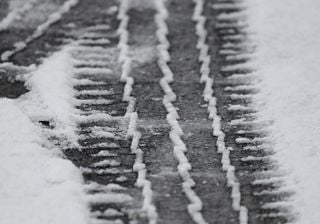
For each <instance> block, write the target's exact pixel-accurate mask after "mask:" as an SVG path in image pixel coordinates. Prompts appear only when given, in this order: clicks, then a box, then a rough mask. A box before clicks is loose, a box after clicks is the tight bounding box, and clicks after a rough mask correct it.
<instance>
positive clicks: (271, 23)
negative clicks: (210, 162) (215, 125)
mask: <svg viewBox="0 0 320 224" xmlns="http://www.w3.org/2000/svg"><path fill="white" fill-rule="evenodd" d="M246 4H247V6H248V15H249V21H250V26H251V29H252V31H253V33H254V36H253V37H254V39H255V40H256V43H257V46H258V50H257V53H256V60H255V62H256V66H257V71H256V73H257V75H259V76H261V77H262V81H261V83H259V84H258V87H259V88H260V90H261V91H260V93H259V94H258V97H257V99H256V103H257V105H258V108H259V109H260V112H259V116H260V118H263V119H264V120H271V121H273V125H272V126H271V134H272V137H273V139H274V150H275V152H276V154H275V155H274V159H276V160H277V161H278V162H279V164H280V165H281V167H282V168H283V169H285V170H286V171H287V173H288V174H287V175H286V176H287V178H286V182H285V183H286V186H287V188H291V189H293V190H294V191H295V192H296V193H295V195H294V196H293V201H290V203H289V206H290V207H291V206H293V209H294V212H295V213H297V214H298V217H297V220H296V221H295V222H296V223H301V224H302V223H319V220H320V212H319V208H320V195H319V186H320V165H319V164H320V150H319V147H320V140H319V139H320V138H319V136H320V128H319V127H320V89H319V86H320V76H319V74H320V64H319V61H320V55H319V52H320V26H319V20H320V18H319V8H320V2H319V1H317V0H296V1H291V0H281V1H279V0H247V2H246Z"/></svg>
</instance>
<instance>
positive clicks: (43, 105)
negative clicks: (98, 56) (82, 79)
mask: <svg viewBox="0 0 320 224" xmlns="http://www.w3.org/2000/svg"><path fill="white" fill-rule="evenodd" d="M71 48H72V47H71V46H69V47H66V48H64V49H62V50H61V51H59V52H56V53H54V54H53V55H51V56H50V57H48V58H47V59H45V60H44V61H43V64H41V65H39V66H38V67H36V66H30V67H22V68H21V69H19V66H17V65H13V64H10V63H4V64H2V67H3V66H4V67H7V68H8V67H10V68H16V70H17V71H18V72H22V74H21V75H19V74H17V77H16V78H17V79H18V80H23V81H25V85H26V86H27V88H28V89H29V90H30V91H29V92H28V93H26V94H24V95H22V96H21V97H19V98H18V99H15V100H8V99H0V124H1V126H0V164H1V165H0V180H1V184H0V198H1V200H0V209H1V211H2V212H3V213H2V215H1V217H0V223H3V224H16V223H17V224H18V223H27V224H28V223H30V224H38V223H39V224H40V223H41V224H42V223H49V224H63V223H66V224H67V223H80V224H81V223H83V224H85V223H88V221H89V216H90V214H89V208H88V201H87V198H86V196H85V191H84V187H83V180H82V175H81V171H80V170H79V169H77V168H76V167H75V166H74V165H73V164H72V162H71V161H69V160H66V159H63V158H62V157H63V154H62V149H63V148H64V147H67V146H70V145H71V146H74V145H77V137H76V134H75V129H76V119H75V116H74V115H75V114H76V111H75V109H74V101H73V95H74V90H73V88H72V86H73V78H72V75H73V66H72V63H71V61H70V58H71V57H70V49H71ZM11 78H12V77H11ZM39 121H48V122H50V127H51V128H47V129H46V128H45V127H42V126H41V125H40V123H39ZM50 137H57V138H58V139H59V143H61V144H60V145H59V148H58V147H57V146H55V145H53V144H51V143H50V142H49V141H48V138H50ZM64 143H65V144H64Z"/></svg>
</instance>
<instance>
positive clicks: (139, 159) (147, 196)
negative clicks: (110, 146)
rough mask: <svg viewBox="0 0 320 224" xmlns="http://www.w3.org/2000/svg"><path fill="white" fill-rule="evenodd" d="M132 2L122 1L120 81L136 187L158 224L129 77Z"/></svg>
mask: <svg viewBox="0 0 320 224" xmlns="http://www.w3.org/2000/svg"><path fill="white" fill-rule="evenodd" d="M129 1H130V0H121V1H120V8H119V14H118V19H119V20H120V24H119V28H118V34H119V44H118V48H119V50H120V55H119V62H120V63H121V68H122V73H121V77H120V80H121V81H122V82H124V83H125V87H124V93H123V101H126V102H128V107H127V110H126V114H125V117H128V118H129V120H130V122H129V127H128V133H127V137H132V142H131V146H130V148H131V151H132V153H134V154H135V155H136V159H135V163H134V165H133V169H134V170H135V171H137V172H138V178H137V181H136V185H137V186H138V187H140V188H142V194H143V206H142V210H143V211H145V212H146V213H147V216H148V221H149V224H156V223H157V220H158V214H157V209H156V207H155V205H154V203H153V191H152V187H151V182H150V181H149V180H147V179H146V174H147V170H146V165H145V164H144V162H143V151H142V150H141V149H140V147H139V141H140V138H141V133H140V132H139V131H138V130H137V120H138V113H137V112H134V110H135V102H136V99H135V98H134V97H133V96H131V93H132V89H133V84H134V79H133V78H132V77H130V76H129V73H130V71H131V58H130V57H129V45H128V39H129V32H128V23H129V19H130V18H129V16H128V14H127V13H128V8H129Z"/></svg>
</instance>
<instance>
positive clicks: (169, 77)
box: [155, 0, 207, 224]
mask: <svg viewBox="0 0 320 224" xmlns="http://www.w3.org/2000/svg"><path fill="white" fill-rule="evenodd" d="M155 4H156V10H157V14H156V16H155V22H156V25H157V28H158V29H157V32H156V35H157V38H158V41H159V45H158V53H159V58H158V66H159V68H160V70H161V72H162V73H163V75H164V76H163V78H162V79H161V80H160V86H161V88H162V90H163V91H164V93H165V95H164V97H163V101H162V103H163V105H164V106H165V108H166V110H167V112H168V114H167V122H168V123H169V125H170V126H171V131H170V139H171V141H172V142H173V144H174V154H175V156H176V158H177V160H178V167H177V168H178V172H179V174H180V176H181V178H182V179H183V183H182V189H183V191H184V193H185V194H186V196H187V198H188V199H189V201H190V203H189V204H188V212H189V214H190V216H191V218H192V219H193V221H194V222H195V223H197V224H206V223H207V222H206V221H205V220H204V217H203V215H202V212H201V210H202V201H201V199H200V198H199V196H198V195H197V194H196V192H195V191H194V190H193V189H192V188H193V187H194V186H195V182H194V180H193V179H192V177H191V174H190V172H189V171H190V170H191V169H192V167H191V164H190V163H189V161H188V158H187V157H186V155H185V152H186V151H187V147H186V145H185V143H184V142H183V141H182V139H181V136H182V135H183V131H182V129H181V127H180V125H179V122H178V119H179V115H178V112H177V110H176V108H175V106H174V105H173V102H174V101H175V100H176V95H175V93H174V92H173V90H172V89H171V87H170V83H171V82H173V80H174V78H173V76H174V75H173V73H172V71H171V69H170V68H169V66H168V64H167V63H168V62H169V61H170V54H169V52H168V49H169V47H170V43H169V41H168V39H167V34H168V27H167V24H166V19H167V18H168V16H169V15H168V14H169V13H168V11H167V8H166V6H165V0H158V1H155Z"/></svg>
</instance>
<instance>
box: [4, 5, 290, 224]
mask: <svg viewBox="0 0 320 224" xmlns="http://www.w3.org/2000/svg"><path fill="white" fill-rule="evenodd" d="M58 2H59V3H60V4H61V5H63V4H66V3H68V2H71V3H72V1H70V0H69V1H67V0H64V1H63V0H59V1H58ZM71 3H70V4H71ZM240 3H241V2H240V1H237V0H194V1H193V0H168V1H162V0H155V1H148V0H145V1H136V0H131V1H130V0H122V1H116V0H108V1H105V0H90V1H89V0H79V2H78V3H77V4H71V5H70V8H69V10H66V11H65V12H63V13H62V14H61V16H62V17H61V18H60V19H58V20H56V21H53V22H52V23H50V24H47V26H44V28H43V29H42V30H41V32H40V33H39V32H38V33H37V31H35V30H36V29H38V28H39V26H41V25H43V24H45V23H46V20H44V21H43V22H42V23H41V22H40V23H38V24H35V25H32V24H31V25H29V26H17V27H14V28H11V29H9V28H8V29H5V30H1V31H0V53H1V60H2V63H4V62H13V63H14V64H16V65H19V66H29V65H31V64H36V65H38V64H40V63H41V62H42V60H43V59H44V58H46V57H48V56H49V55H50V54H52V53H53V52H55V51H58V50H59V49H61V48H62V47H63V46H65V45H68V44H69V45H70V44H71V45H72V46H73V51H72V59H73V60H74V62H75V63H74V64H75V66H74V77H73V78H74V89H75V90H76V94H75V102H76V103H75V106H76V108H77V111H78V113H79V114H81V115H83V116H84V117H85V119H82V120H81V121H80V122H79V124H78V127H77V130H78V135H79V147H76V148H68V149H65V150H64V152H65V156H66V157H67V158H68V159H70V160H71V161H73V163H74V164H75V165H76V166H78V167H79V168H80V169H81V170H82V172H83V178H84V180H85V183H86V186H85V188H86V190H87V194H88V195H89V196H90V197H89V198H90V206H91V214H92V223H101V224H102V223H106V224H109V223H117V224H118V223H119V224H120V223H160V224H189V223H190V224H191V223H210V224H213V223H230V224H233V223H242V224H244V223H255V224H256V223H268V224H272V223H286V222H288V221H290V219H289V217H290V216H289V215H290V214H289V211H288V210H287V208H285V207H283V206H281V202H282V201H285V200H286V199H287V198H288V197H290V194H289V193H283V192H277V188H278V187H279V186H281V173H280V172H278V170H277V165H276V164H275V163H274V161H272V160H271V159H270V155H272V146H271V144H269V142H268V136H267V135H266V132H265V131H264V130H265V128H266V127H267V126H268V124H263V123H259V121H257V120H256V119H255V110H254V107H253V106H252V103H251V97H252V96H253V95H254V94H255V93H256V92H257V91H259V90H257V89H255V88H254V85H253V84H254V82H255V81H257V80H255V78H253V77H252V76H250V73H251V72H252V70H251V68H250V67H247V66H246V63H247V62H248V60H249V58H250V54H251V53H253V52H254V46H253V45H252V44H250V40H249V39H248V38H247V26H248V25H247V24H246V22H245V18H244V12H243V10H244V9H243V8H242V7H241V4H240ZM37 4H40V1H35V3H34V5H35V6H33V8H36V6H37ZM0 5H1V7H0V8H1V10H0V16H1V17H2V18H3V17H5V12H6V10H5V9H6V8H7V7H8V5H9V4H8V1H1V2H0ZM39 7H40V6H39ZM58 10H61V9H60V8H57V9H55V10H53V12H52V13H54V12H55V11H58ZM27 13H31V9H29V10H28V9H27V10H26V11H25V12H21V14H23V15H24V14H27ZM49 16H50V15H47V18H49ZM38 31H39V29H38ZM21 42H23V43H24V45H23V47H21V46H22V45H21ZM17 43H20V45H19V44H17ZM19 46H20V47H19ZM27 91H28V90H27V89H26V88H25V87H24V86H23V82H14V83H12V82H7V81H6V80H5V79H3V81H2V80H0V95H1V96H2V97H11V98H15V97H18V96H20V95H21V94H23V93H25V92H27ZM57 144H58V143H57Z"/></svg>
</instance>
